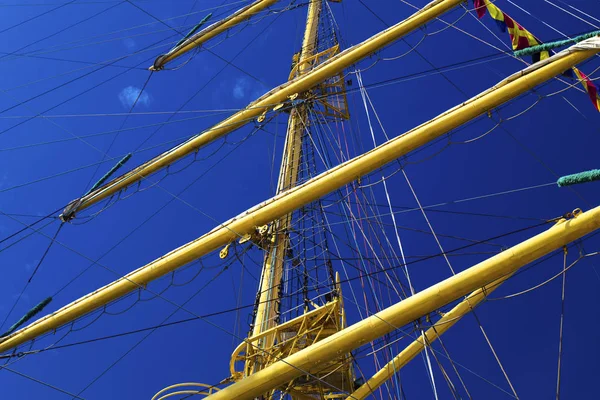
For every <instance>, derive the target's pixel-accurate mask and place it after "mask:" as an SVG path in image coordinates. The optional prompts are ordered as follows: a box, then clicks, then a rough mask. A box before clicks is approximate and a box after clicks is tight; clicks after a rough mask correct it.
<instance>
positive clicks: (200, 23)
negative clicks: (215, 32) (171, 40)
mask: <svg viewBox="0 0 600 400" xmlns="http://www.w3.org/2000/svg"><path fill="white" fill-rule="evenodd" d="M210 17H212V13H210V14H208V15H207V16H206V17H204V18H202V21H200V22H198V24H196V26H194V27H193V28H192V30H190V31H189V32H188V33H187V35H185V36H184V37H183V39H181V40H180V41H179V42H177V44H176V45H175V46H173V48H174V49H176V48H177V47H179V46H180V45H181V44H182V43H183V42H185V41H186V40H188V39H189V37H190V36H192V35H193V34H194V33H196V32H198V29H200V27H201V26H202V25H204V24H205V23H206V21H208V20H209V19H210Z"/></svg>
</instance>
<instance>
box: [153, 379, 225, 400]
mask: <svg viewBox="0 0 600 400" xmlns="http://www.w3.org/2000/svg"><path fill="white" fill-rule="evenodd" d="M191 387H195V388H197V389H194V390H191V389H189V388H191ZM179 388H188V389H187V390H178V391H172V390H173V389H179ZM219 390H221V389H219V388H218V387H215V386H214V385H207V384H205V383H196V382H186V383H177V384H175V385H171V386H168V387H166V388H164V389H162V390H161V391H159V392H158V393H156V394H155V395H154V396H152V400H164V399H167V398H169V397H174V396H181V395H184V394H189V395H194V396H208V395H210V394H213V393H215V392H218V391H219Z"/></svg>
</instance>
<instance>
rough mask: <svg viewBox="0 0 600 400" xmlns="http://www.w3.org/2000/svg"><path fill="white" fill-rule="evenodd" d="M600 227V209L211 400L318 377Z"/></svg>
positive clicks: (257, 392)
mask: <svg viewBox="0 0 600 400" xmlns="http://www.w3.org/2000/svg"><path fill="white" fill-rule="evenodd" d="M598 228H600V207H596V208H594V209H592V210H590V211H588V212H586V213H582V214H579V215H578V216H577V217H576V218H574V219H571V220H569V221H564V222H563V223H560V224H556V225H554V226H553V227H552V228H550V229H548V230H547V231H545V232H542V233H540V234H538V235H536V236H534V237H532V238H530V239H528V240H526V241H524V242H522V243H520V244H518V245H516V246H514V247H512V248H510V249H508V250H506V251H503V252H502V253H499V254H497V255H495V256H494V257H491V258H489V259H487V260H485V261H483V262H481V263H479V264H477V265H474V266H473V267H471V268H469V269H467V270H465V271H462V272H460V273H458V274H456V275H454V276H452V277H450V278H447V279H445V280H443V281H441V282H439V283H437V284H435V285H433V286H430V287H429V288H427V289H425V290H423V291H422V292H419V293H417V294H414V295H412V296H411V297H409V298H407V299H405V300H402V301H400V302H398V303H396V304H394V305H393V306H391V307H388V308H386V309H384V310H382V311H380V312H378V313H376V314H374V315H372V316H370V317H368V318H366V319H363V320H362V321H360V322H357V323H356V324H354V325H351V326H349V327H348V328H346V329H344V330H342V331H340V332H338V333H336V334H334V335H332V336H329V337H328V338H326V339H323V340H321V341H320V342H317V343H314V344H313V345H312V346H310V347H308V348H306V349H304V350H301V351H299V352H297V353H295V354H293V355H291V356H289V357H287V358H285V359H283V360H280V361H277V362H276V363H274V364H272V365H270V366H269V367H267V368H265V369H263V370H262V371H259V372H257V373H255V374H254V375H252V376H249V377H247V378H245V379H242V380H241V381H239V382H236V383H234V384H233V385H231V386H229V387H227V388H225V389H223V390H221V391H220V392H218V393H216V394H213V395H211V396H208V397H207V399H210V400H220V399H223V400H225V399H236V400H244V399H248V400H250V399H254V398H255V397H258V396H260V395H262V394H263V393H266V392H268V391H270V390H272V389H274V388H277V387H280V386H281V385H283V384H285V383H286V382H289V381H291V380H293V379H295V378H297V377H299V376H303V375H307V374H311V373H315V372H317V371H318V370H319V368H321V365H322V364H323V363H325V362H327V361H328V360H331V359H334V358H335V357H337V356H338V355H339V354H342V353H346V352H350V351H352V350H354V349H356V348H358V347H360V346H362V345H364V344H366V343H368V342H370V341H373V340H375V339H377V338H379V337H381V336H383V335H385V334H387V333H390V332H392V331H394V330H396V329H398V328H400V327H402V326H404V325H406V324H409V323H410V322H411V321H414V320H415V319H418V318H420V317H422V316H423V315H426V314H428V313H430V312H432V311H435V310H436V309H438V308H440V307H442V306H444V305H446V304H448V303H450V302H451V301H454V300H456V299H458V298H460V297H461V296H464V295H466V294H467V293H469V292H471V291H473V290H476V289H477V288H481V287H484V286H485V285H487V284H489V283H490V282H494V281H497V280H498V279H502V278H503V277H506V276H507V275H510V274H512V273H514V272H515V271H517V270H518V269H519V268H521V267H523V266H524V265H526V264H528V263H530V262H532V261H535V260H536V259H538V258H540V257H542V256H544V255H546V254H548V253H550V252H551V251H553V250H556V249H560V248H561V247H562V246H565V245H566V244H567V243H569V242H572V241H573V240H577V239H579V238H580V237H582V236H583V235H586V234H588V233H590V232H592V231H594V230H596V229H598Z"/></svg>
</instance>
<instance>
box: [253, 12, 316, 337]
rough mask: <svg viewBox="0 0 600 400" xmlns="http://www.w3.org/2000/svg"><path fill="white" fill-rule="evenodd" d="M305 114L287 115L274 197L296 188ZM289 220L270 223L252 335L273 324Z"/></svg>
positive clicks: (307, 42) (312, 46) (311, 23)
mask: <svg viewBox="0 0 600 400" xmlns="http://www.w3.org/2000/svg"><path fill="white" fill-rule="evenodd" d="M322 6H323V3H322V1H321V0H313V1H311V2H310V3H309V5H308V12H307V15H306V28H305V31H304V38H303V40H302V49H301V50H300V56H299V59H298V60H299V61H298V63H299V64H300V74H303V73H305V72H306V70H307V68H308V65H307V64H305V61H306V60H308V59H309V58H310V57H311V56H313V54H314V53H315V50H316V47H317V39H318V28H319V17H320V14H321V8H322ZM307 114H308V109H307V108H306V105H303V104H302V105H300V106H298V107H295V108H293V109H292V110H291V112H290V116H289V119H288V128H287V134H286V142H285V148H284V154H283V159H282V162H281V169H280V172H279V180H278V185H277V194H280V193H281V192H283V191H285V190H288V189H290V188H292V187H294V186H296V181H297V179H298V168H299V166H300V161H301V155H302V134H303V133H304V130H305V127H306V126H307V125H306V124H307ZM291 218H292V215H291V214H287V215H285V216H283V217H282V218H280V219H279V220H278V221H276V222H275V223H274V235H275V236H274V240H273V242H270V243H269V245H268V246H267V249H266V257H265V263H264V266H263V272H262V279H261V284H260V286H259V291H260V297H259V303H258V308H257V312H256V316H255V322H254V328H253V331H252V335H253V336H256V335H259V334H260V333H261V332H264V331H266V330H268V329H270V328H272V327H273V326H275V325H276V319H275V318H276V315H277V313H278V306H279V282H280V281H281V276H282V273H283V264H284V263H283V261H284V258H285V254H286V251H287V248H288V246H287V244H288V229H289V227H290V223H291ZM271 344H272V343H263V345H264V347H265V348H268V347H270V345H271Z"/></svg>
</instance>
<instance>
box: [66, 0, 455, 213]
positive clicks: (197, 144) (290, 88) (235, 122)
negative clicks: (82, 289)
mask: <svg viewBox="0 0 600 400" xmlns="http://www.w3.org/2000/svg"><path fill="white" fill-rule="evenodd" d="M462 2H463V0H434V1H433V2H431V3H429V4H428V5H427V6H425V7H424V8H423V9H422V10H420V11H418V12H417V13H415V14H413V15H411V16H410V17H409V18H407V19H406V20H404V21H402V22H399V23H398V24H396V25H394V26H392V27H390V28H388V29H386V30H384V31H382V32H380V33H378V34H376V35H374V36H372V37H371V38H369V39H367V40H365V41H364V42H362V43H360V44H357V45H355V46H353V47H351V48H349V49H347V50H345V51H343V52H341V53H339V54H338V55H336V56H335V57H332V58H331V59H329V60H328V61H327V62H325V63H323V64H321V65H320V66H318V67H316V68H315V69H313V70H312V71H310V72H308V73H306V74H304V75H302V76H300V77H298V78H296V79H294V80H293V81H290V82H286V83H284V84H282V85H280V86H278V87H276V88H275V89H273V90H271V91H270V92H268V93H266V94H265V95H263V96H262V97H260V98H259V99H258V100H256V101H254V102H252V103H250V104H249V105H248V107H246V108H245V109H243V110H241V111H239V112H237V113H236V114H233V115H232V116H230V117H229V118H227V119H225V120H224V121H222V122H220V123H218V124H217V125H215V126H213V127H212V128H209V129H208V130H206V131H204V132H202V133H200V134H198V135H196V136H194V137H193V138H191V139H189V140H187V141H186V142H184V143H182V144H180V145H178V146H176V147H174V148H173V149H171V150H169V151H167V152H165V153H163V154H161V155H159V156H157V157H155V158H153V159H152V160H149V161H147V162H145V163H144V164H142V165H140V166H138V167H136V168H134V169H133V170H131V171H130V172H128V173H126V174H124V175H121V176H120V177H117V178H115V179H113V180H112V181H110V182H108V183H106V184H105V185H103V186H101V187H100V188H98V189H96V190H95V191H93V192H91V193H89V194H88V195H86V196H83V197H82V198H80V199H77V200H75V201H73V202H72V203H71V204H70V205H69V207H67V209H65V212H64V213H63V218H64V219H66V220H68V219H70V218H72V217H73V216H74V214H75V213H76V212H77V211H81V210H83V209H86V208H88V207H90V206H91V205H93V204H96V203H98V202H99V201H102V200H104V199H106V198H108V197H110V196H112V195H113V194H115V193H117V192H119V191H120V190H122V189H124V188H126V187H127V186H129V185H131V184H133V183H135V182H138V181H140V180H142V179H144V178H145V177H148V176H149V175H151V174H153V173H155V172H157V171H158V170H160V169H162V168H164V167H166V166H168V165H170V164H172V163H173V162H175V161H177V160H179V159H181V158H182V157H184V156H186V155H188V154H190V153H192V152H194V151H196V150H197V149H199V148H201V147H203V146H205V145H207V144H209V143H211V142H213V141H214V140H216V139H218V138H220V137H222V136H224V135H226V134H228V133H230V132H232V131H234V130H236V129H238V128H240V127H242V126H244V125H245V124H247V123H248V122H250V121H252V120H253V119H254V118H257V117H259V116H261V115H263V114H264V113H266V112H267V111H269V110H271V109H273V108H274V107H277V106H279V105H280V104H281V103H283V102H285V101H287V100H288V99H289V98H290V96H293V95H296V94H298V93H302V92H304V91H306V90H308V89H310V88H312V87H313V86H315V85H317V84H318V83H320V82H323V81H324V80H326V79H328V78H331V77H333V76H335V75H337V74H339V73H340V72H341V71H343V70H344V69H345V68H347V67H349V66H351V65H352V64H354V63H356V62H358V61H360V60H362V59H363V58H365V57H367V56H369V55H371V54H373V53H374V52H376V51H378V50H380V49H381V48H383V47H385V46H387V45H389V44H391V43H393V42H394V41H396V40H398V39H399V38H401V37H402V36H404V35H406V34H408V33H410V32H412V31H414V30H416V29H418V28H419V27H420V26H422V25H423V24H425V23H427V22H429V21H431V20H432V19H434V18H436V17H438V16H440V15H441V14H443V13H445V12H446V11H448V10H450V9H452V8H454V7H455V6H457V5H458V4H460V3H462ZM311 3H312V2H311Z"/></svg>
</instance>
